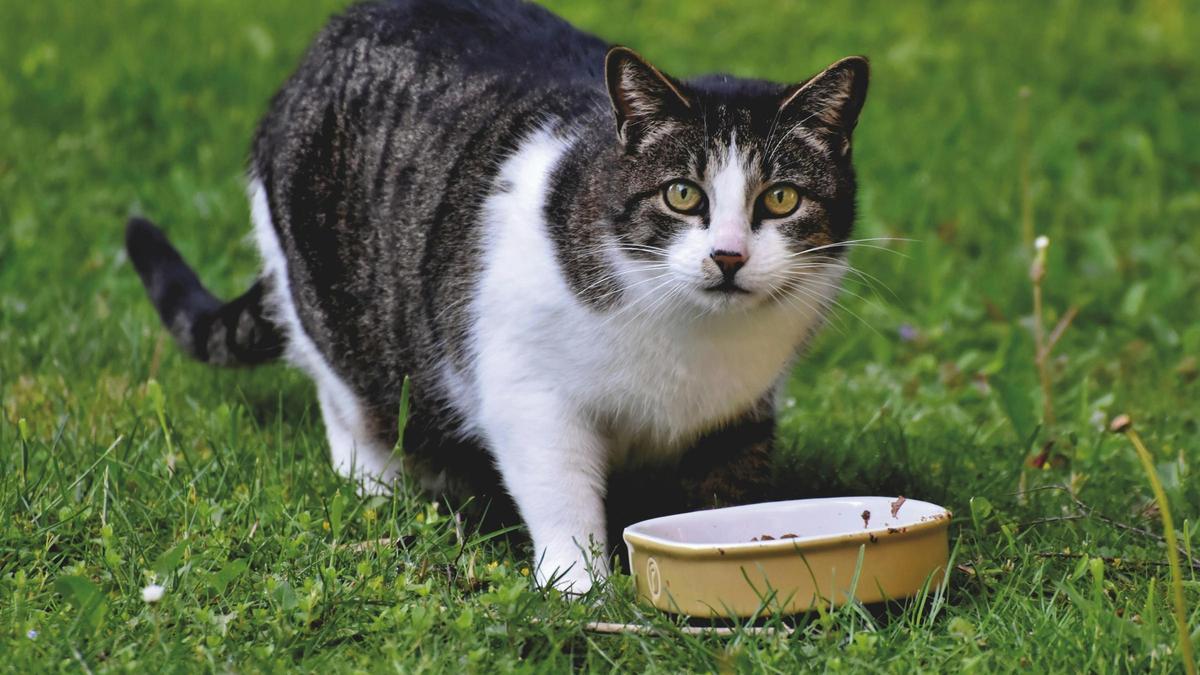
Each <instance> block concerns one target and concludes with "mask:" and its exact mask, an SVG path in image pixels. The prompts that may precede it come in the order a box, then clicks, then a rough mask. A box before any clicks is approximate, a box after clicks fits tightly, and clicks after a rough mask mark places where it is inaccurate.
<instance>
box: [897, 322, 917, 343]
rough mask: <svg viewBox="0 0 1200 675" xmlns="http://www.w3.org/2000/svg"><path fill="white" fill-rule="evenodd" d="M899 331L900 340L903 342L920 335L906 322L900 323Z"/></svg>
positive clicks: (911, 340) (912, 340) (914, 339)
mask: <svg viewBox="0 0 1200 675" xmlns="http://www.w3.org/2000/svg"><path fill="white" fill-rule="evenodd" d="M899 333H900V340H901V341H903V342H914V341H916V339H917V338H918V337H920V335H921V334H920V333H919V332H917V329H916V328H915V327H914V326H913V325H912V324H907V323H902V324H900V331H899Z"/></svg>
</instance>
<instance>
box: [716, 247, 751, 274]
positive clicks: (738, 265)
mask: <svg viewBox="0 0 1200 675" xmlns="http://www.w3.org/2000/svg"><path fill="white" fill-rule="evenodd" d="M710 257H711V258H712V259H713V262H715V263H717V267H719V268H721V274H723V275H724V276H725V278H726V279H732V278H733V275H735V274H737V271H738V270H740V269H742V266H743V265H745V264H746V254H745V253H741V252H738V251H724V250H720V249H718V250H715V251H713V252H712V253H711V254H710Z"/></svg>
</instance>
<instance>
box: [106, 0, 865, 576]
mask: <svg viewBox="0 0 1200 675" xmlns="http://www.w3.org/2000/svg"><path fill="white" fill-rule="evenodd" d="M867 80H868V64H867V61H866V59H865V58H862V57H848V58H845V59H843V60H840V61H838V62H836V63H834V64H833V65H831V66H829V67H828V68H826V69H825V70H823V71H822V72H820V73H819V74H817V75H816V76H814V77H811V78H809V79H806V80H803V81H801V82H799V83H797V84H776V83H772V82H767V81H761V80H751V79H740V78H735V77H732V76H729V75H719V74H718V75H708V76H703V77H699V78H695V79H690V80H680V79H676V78H674V77H672V76H670V75H667V74H666V73H664V72H663V71H661V70H659V69H658V68H656V67H654V66H653V65H651V64H650V63H649V62H647V61H646V60H644V59H643V58H642V57H641V56H639V55H638V54H637V53H635V52H633V51H632V50H630V49H628V48H625V47H621V46H610V45H608V44H607V43H605V42H603V41H602V40H600V39H598V38H596V37H593V36H591V35H589V34H586V33H583V32H581V31H579V30H577V29H575V28H573V27H572V26H571V25H569V24H568V23H567V22H565V21H564V20H562V19H560V18H558V17H557V16H555V15H553V14H552V13H550V12H549V11H548V10H545V9H543V8H541V7H539V6H537V5H534V4H529V3H526V2H524V1H523V0H496V1H494V2H479V1H478V0H445V1H442V2H438V1H437V0H395V1H391V2H376V3H366V4H360V5H356V6H353V7H351V8H350V9H348V10H347V11H346V12H345V13H343V14H342V15H340V16H337V17H334V18H333V19H331V20H330V21H329V23H328V24H327V26H326V27H325V28H324V29H323V30H322V31H321V32H320V34H319V35H318V36H317V38H316V39H315V42H314V43H313V44H312V46H311V47H310V49H309V50H308V52H307V54H306V55H305V56H304V58H303V60H302V62H301V64H300V65H299V67H298V69H297V70H296V71H295V73H294V74H293V75H292V76H291V78H290V79H289V80H288V81H287V82H286V84H285V85H284V86H283V88H282V89H281V90H280V91H279V92H278V93H277V94H276V95H275V97H274V98H273V99H272V100H271V103H270V106H269V110H268V112H267V113H266V115H265V117H264V118H263V120H262V122H261V125H260V126H259V128H258V132H257V134H256V136H255V138H254V142H253V150H252V157H251V160H250V167H249V176H248V178H249V180H248V183H249V189H248V193H249V200H250V207H251V214H252V220H253V223H254V233H255V238H256V241H257V244H258V248H259V250H260V252H261V255H262V259H263V270H262V274H261V276H260V278H259V280H258V281H257V282H256V283H255V284H254V285H253V286H252V287H251V288H250V289H249V290H248V291H247V292H246V293H245V294H244V295H242V296H241V297H239V298H237V299H236V300H233V301H232V302H228V303H225V302H222V301H220V300H218V299H217V298H215V297H213V296H212V295H211V294H210V293H209V292H208V291H207V290H205V288H204V286H203V285H202V284H201V282H200V280H199V279H198V278H197V276H196V275H195V273H194V272H193V271H192V270H191V269H190V268H189V267H188V265H187V264H186V263H185V262H184V261H183V259H182V258H181V257H180V255H179V254H178V253H177V252H176V250H175V249H174V248H173V247H172V246H171V244H170V243H169V241H168V240H167V238H166V236H165V235H164V234H163V232H162V231H161V230H159V229H158V228H157V227H156V226H155V225H153V224H152V223H150V222H149V221H147V220H144V219H141V218H134V219H132V220H131V221H130V222H129V223H128V225H127V228H126V245H127V248H128V252H129V256H130V259H131V260H132V262H133V264H134V266H135V267H136V269H137V272H138V273H139V275H140V277H141V279H142V281H143V283H144V285H145V287H146V289H147V292H148V294H149V296H150V298H151V299H152V301H153V303H154V305H155V306H156V308H157V310H158V313H159V315H160V317H161V319H162V321H163V323H164V324H165V325H166V327H167V328H168V329H169V330H170V332H171V333H172V335H173V336H174V337H175V338H176V340H177V341H178V343H179V344H180V345H181V347H182V348H183V349H184V350H185V351H186V352H188V353H189V354H191V355H192V356H194V357H195V358H197V359H199V360H201V361H205V362H208V363H211V364H216V365H226V366H232V365H253V364H259V363H264V362H268V361H272V360H275V359H277V358H280V357H283V358H285V359H286V360H287V361H289V362H290V363H292V364H294V365H295V366H298V367H299V368H301V369H302V370H304V371H305V372H306V373H307V374H308V375H310V376H311V378H312V379H313V381H314V382H315V384H316V388H317V395H318V399H319V402H320V408H321V414H322V418H323V421H324V425H325V430H326V434H327V436H328V443H329V449H330V453H331V456H332V461H333V465H334V468H335V469H336V470H337V471H338V472H339V473H340V474H341V475H343V476H346V477H347V478H349V479H351V480H353V481H355V482H356V483H357V484H358V485H359V486H360V489H362V490H363V491H366V492H387V491H388V490H389V489H390V487H391V486H392V485H393V484H394V482H395V481H396V480H397V479H398V478H399V477H400V476H401V473H402V472H404V471H411V472H413V473H414V475H416V476H417V477H418V478H419V479H420V481H421V483H422V485H423V486H424V487H425V488H426V489H428V490H430V491H431V492H432V493H435V494H439V493H450V494H459V493H466V494H475V495H489V496H491V497H495V496H497V494H499V493H497V489H496V486H497V485H500V486H502V489H503V493H502V494H503V495H505V496H507V497H510V498H511V501H512V503H513V504H514V505H515V508H516V511H517V513H518V514H519V516H520V518H521V519H522V521H523V522H524V524H525V525H526V527H527V529H528V533H529V535H530V537H531V539H532V544H533V556H534V563H535V565H536V568H535V572H536V578H537V580H538V581H539V582H540V583H541V584H543V585H547V586H555V587H558V588H560V589H562V590H564V591H568V592H571V593H585V592H586V591H587V590H588V589H589V588H591V586H592V584H593V583H594V582H595V581H597V580H599V579H602V578H604V577H605V575H606V574H607V573H608V566H609V561H608V559H607V557H606V554H607V551H608V549H607V546H608V543H609V542H608V532H607V525H608V524H609V522H608V519H607V516H606V508H607V510H608V511H609V512H611V511H613V510H614V508H615V509H616V510H618V511H620V510H622V509H625V510H626V511H629V510H630V509H633V510H636V504H637V503H638V502H640V501H643V500H648V501H653V500H655V499H657V498H661V497H663V496H664V495H673V494H683V492H681V490H683V489H684V488H687V489H689V490H691V491H692V492H699V493H700V495H701V496H700V497H699V498H698V499H695V498H693V501H692V502H691V503H690V505H691V506H693V507H695V506H704V505H713V504H718V503H729V502H732V501H753V500H755V499H758V498H761V497H762V496H764V494H765V492H764V491H763V490H764V488H763V487H762V486H764V485H766V484H767V479H769V476H767V474H768V473H769V460H770V457H769V451H770V446H771V443H772V440H773V436H774V428H775V427H774V412H773V411H774V399H775V396H776V394H777V392H778V391H779V390H780V388H781V386H782V384H783V383H784V381H785V380H786V378H787V376H788V373H789V371H790V369H791V366H792V364H793V363H794V362H795V360H796V359H797V358H798V355H799V354H800V352H801V351H802V350H803V348H804V346H805V344H806V343H807V342H808V340H809V338H810V337H811V336H812V335H813V333H814V332H815V331H816V330H817V329H818V328H819V327H820V326H821V324H822V322H823V320H824V318H825V316H826V313H827V311H828V309H829V307H830V305H831V303H832V302H833V301H834V297H835V295H836V294H837V292H838V289H839V287H840V284H841V280H842V277H843V274H844V272H845V271H846V269H847V264H846V262H845V253H846V249H847V240H848V239H849V237H850V234H851V230H852V228H853V224H854V218H855V192H856V182H855V175H854V170H853V167H852V162H851V154H852V153H851V136H852V132H853V131H854V128H855V125H856V124H857V122H858V118H859V113H860V111H861V110H862V106H863V103H864V100H865V97H866V90H867ZM406 376H407V377H409V378H410V381H411V392H412V394H411V412H410V423H409V425H408V427H407V431H406V433H405V438H404V439H403V440H404V443H403V448H404V452H403V453H400V454H399V455H395V456H394V455H393V453H392V449H393V447H394V446H395V443H396V440H397V438H396V437H397V433H398V432H397V414H398V408H399V405H400V397H401V389H402V385H403V382H404V381H405V377H406ZM643 467H646V469H645V471H650V467H665V468H666V471H665V472H662V473H661V475H663V476H665V477H666V478H669V479H670V480H669V481H667V480H660V479H659V478H655V479H653V480H648V479H645V478H644V476H648V475H652V474H649V473H644V472H643ZM622 474H623V475H632V476H635V477H637V476H642V477H643V478H642V480H641V482H640V484H637V485H636V486H635V487H629V488H627V489H626V488H622V489H621V491H620V492H618V491H616V489H615V488H614V489H613V490H612V491H607V488H608V487H609V480H610V478H611V477H613V476H616V475H622ZM634 482H635V483H637V479H636V478H635V479H634ZM681 486H682V487H681ZM606 500H607V507H606Z"/></svg>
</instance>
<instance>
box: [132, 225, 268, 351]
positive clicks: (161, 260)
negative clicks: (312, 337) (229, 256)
mask: <svg viewBox="0 0 1200 675" xmlns="http://www.w3.org/2000/svg"><path fill="white" fill-rule="evenodd" d="M125 248H126V249H127V250H128V251H129V259H130V260H132V261H133V266H134V267H135V268H137V272H138V276H140V277H141V278H142V284H143V285H144V286H145V287H146V292H147V293H148V294H149V295H150V300H151V302H153V303H154V308H155V309H157V310H158V315H159V317H161V318H162V322H163V325H165V326H166V327H167V329H168V330H170V331H171V335H173V336H174V337H175V341H176V342H178V343H179V346H180V347H182V348H183V350H184V351H186V352H187V353H188V354H190V355H191V356H192V357H194V358H196V359H197V360H200V361H203V362H205V363H211V364H213V365H217V366H252V365H257V364H260V363H265V362H267V361H273V360H275V359H277V358H279V356H280V355H281V354H282V353H283V347H284V343H285V338H284V335H283V333H282V332H281V331H280V329H279V327H278V326H277V325H275V323H273V322H272V321H271V320H270V319H269V318H268V317H267V316H266V315H265V313H264V307H263V294H264V292H265V290H266V289H265V287H264V282H263V280H262V279H259V280H258V281H256V282H255V283H254V285H253V286H251V287H250V290H248V291H246V292H245V293H243V294H242V295H241V297H239V298H238V299H236V300H233V301H231V302H221V301H220V300H218V299H217V298H216V297H214V296H213V294H212V293H209V292H208V290H207V289H205V288H204V285H203V284H201V283H200V279H199V278H197V277H196V273H195V272H193V271H192V268H190V267H188V264H187V263H186V262H185V261H184V260H183V257H182V256H180V255H179V251H176V250H175V247H174V246H171V242H170V241H168V240H167V236H166V235H165V234H163V232H162V230H160V229H158V227H156V226H155V225H154V223H151V222H150V221H148V220H145V219H143V218H132V219H130V221H129V224H128V225H127V226H126V228H125Z"/></svg>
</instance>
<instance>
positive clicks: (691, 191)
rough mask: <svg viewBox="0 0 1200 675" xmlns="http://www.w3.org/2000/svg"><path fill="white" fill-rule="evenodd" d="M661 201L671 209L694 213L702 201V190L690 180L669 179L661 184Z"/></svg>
mask: <svg viewBox="0 0 1200 675" xmlns="http://www.w3.org/2000/svg"><path fill="white" fill-rule="evenodd" d="M663 201H665V202H666V203H667V206H669V207H671V210H672V211H678V212H679V213H695V212H696V211H699V210H700V205H701V204H703V203H704V192H703V191H701V190H700V188H699V186H697V185H696V184H695V183H693V182H691V181H688V180H676V181H671V182H670V183H667V184H666V185H665V186H663Z"/></svg>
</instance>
